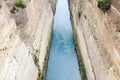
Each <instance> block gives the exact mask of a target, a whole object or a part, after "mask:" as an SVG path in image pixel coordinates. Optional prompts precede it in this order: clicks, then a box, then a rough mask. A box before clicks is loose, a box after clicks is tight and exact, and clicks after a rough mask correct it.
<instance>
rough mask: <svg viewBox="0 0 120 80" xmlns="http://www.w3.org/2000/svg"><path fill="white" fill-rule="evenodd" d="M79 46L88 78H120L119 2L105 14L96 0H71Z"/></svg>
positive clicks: (89, 79)
mask: <svg viewBox="0 0 120 80" xmlns="http://www.w3.org/2000/svg"><path fill="white" fill-rule="evenodd" d="M69 1H70V11H71V18H72V22H73V29H74V33H75V35H76V36H77V37H76V41H77V44H78V49H79V50H80V51H81V55H82V58H83V62H84V65H85V68H86V73H87V77H88V80H120V48H119V46H120V44H119V42H120V36H119V34H120V33H119V32H120V31H119V23H120V20H119V19H120V18H119V16H120V15H119V13H120V12H119V8H118V7H120V5H118V4H119V3H118V2H116V4H117V5H115V1H118V0H112V4H113V5H112V6H111V10H109V11H107V12H106V13H103V11H101V10H100V9H99V8H98V7H97V0H69Z"/></svg>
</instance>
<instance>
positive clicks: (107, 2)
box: [97, 0, 111, 12]
mask: <svg viewBox="0 0 120 80" xmlns="http://www.w3.org/2000/svg"><path fill="white" fill-rule="evenodd" d="M97 1H98V7H99V8H100V9H101V10H103V12H106V11H107V10H109V9H110V7H111V0H97Z"/></svg>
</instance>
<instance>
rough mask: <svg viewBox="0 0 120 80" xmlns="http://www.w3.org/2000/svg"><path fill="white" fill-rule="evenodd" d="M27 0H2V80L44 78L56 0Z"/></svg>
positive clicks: (0, 25)
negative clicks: (18, 1)
mask: <svg viewBox="0 0 120 80" xmlns="http://www.w3.org/2000/svg"><path fill="white" fill-rule="evenodd" d="M24 2H25V4H26V8H19V7H16V6H15V2H14V0H0V80H42V79H44V74H45V70H46V69H45V67H46V59H47V57H48V51H49V46H50V39H51V34H52V33H51V32H52V26H53V18H54V13H55V4H56V1H55V0H24ZM43 66H44V67H43Z"/></svg>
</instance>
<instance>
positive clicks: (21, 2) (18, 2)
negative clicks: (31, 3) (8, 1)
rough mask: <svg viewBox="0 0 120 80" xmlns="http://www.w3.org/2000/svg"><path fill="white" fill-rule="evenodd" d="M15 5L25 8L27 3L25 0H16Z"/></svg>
mask: <svg viewBox="0 0 120 80" xmlns="http://www.w3.org/2000/svg"><path fill="white" fill-rule="evenodd" d="M15 5H16V6H17V7H21V8H25V7H26V5H25V3H24V2H23V0H16V1H15Z"/></svg>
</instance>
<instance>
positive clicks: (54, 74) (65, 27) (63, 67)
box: [46, 0, 81, 80]
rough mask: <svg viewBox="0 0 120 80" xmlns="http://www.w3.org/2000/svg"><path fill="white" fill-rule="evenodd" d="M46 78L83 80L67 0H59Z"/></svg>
mask: <svg viewBox="0 0 120 80" xmlns="http://www.w3.org/2000/svg"><path fill="white" fill-rule="evenodd" d="M46 80H81V76H80V72H79V66H78V61H77V55H76V51H75V43H74V38H73V32H72V26H71V22H70V13H69V9H68V2H67V0H57V8H56V14H55V21H54V28H53V37H52V42H51V48H50V56H49V61H48V68H47V73H46Z"/></svg>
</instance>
